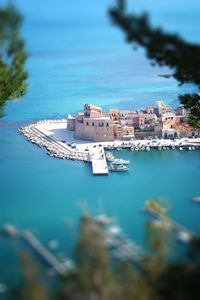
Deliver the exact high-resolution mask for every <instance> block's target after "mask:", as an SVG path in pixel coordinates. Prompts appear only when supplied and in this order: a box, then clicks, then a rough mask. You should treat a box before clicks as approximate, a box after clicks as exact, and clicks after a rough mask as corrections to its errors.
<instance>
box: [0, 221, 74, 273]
mask: <svg viewBox="0 0 200 300" xmlns="http://www.w3.org/2000/svg"><path fill="white" fill-rule="evenodd" d="M3 230H4V232H5V233H6V234H8V235H9V236H11V237H18V238H21V239H23V240H24V241H25V242H26V243H27V244H28V245H29V246H30V247H31V248H32V249H33V250H34V251H35V252H36V253H37V254H38V255H39V256H40V257H41V258H42V259H43V260H44V261H45V262H46V263H47V264H48V265H49V266H50V267H52V269H53V270H54V271H55V273H56V274H57V275H59V276H61V277H65V276H66V275H67V273H68V272H69V271H71V270H72V268H73V262H72V261H71V260H70V259H68V260H67V266H66V265H65V264H62V263H61V262H60V261H59V260H58V259H57V258H56V257H55V256H54V255H53V254H52V253H51V252H50V251H49V250H48V249H47V248H46V247H45V246H44V245H42V243H41V242H40V241H39V240H38V239H37V238H36V237H35V236H34V235H33V234H32V233H31V232H30V231H28V230H26V231H22V232H19V231H17V230H16V228H15V227H14V226H13V225H11V224H6V225H5V226H4V227H3Z"/></svg>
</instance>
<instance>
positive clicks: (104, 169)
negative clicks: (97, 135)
mask: <svg viewBox="0 0 200 300" xmlns="http://www.w3.org/2000/svg"><path fill="white" fill-rule="evenodd" d="M90 157H91V162H92V172H93V175H107V174H108V166H107V162H106V156H105V151H104V148H103V147H101V148H94V149H92V150H91V151H90Z"/></svg>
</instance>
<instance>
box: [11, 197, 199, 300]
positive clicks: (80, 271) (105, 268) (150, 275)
mask: <svg viewBox="0 0 200 300" xmlns="http://www.w3.org/2000/svg"><path fill="white" fill-rule="evenodd" d="M150 201H151V205H153V206H156V207H158V205H160V206H162V203H161V202H160V200H158V199H155V200H150ZM158 203H159V204H158ZM161 211H162V212H163V210H162V209H161ZM105 239H106V236H105V232H104V231H102V229H101V228H100V227H99V226H97V224H96V223H95V221H94V220H93V219H92V218H91V217H90V216H88V215H83V216H82V219H81V224H80V230H79V238H78V242H77V246H76V251H75V265H76V268H75V269H74V270H73V271H71V272H70V273H69V274H68V275H67V276H66V277H65V278H64V279H63V280H61V284H60V285H59V287H58V288H57V289H56V291H55V289H54V290H51V289H50V288H51V287H50V286H48V282H47V283H46V285H45V284H44V278H45V276H44V278H42V276H41V272H38V268H37V266H36V265H35V263H33V261H32V259H30V258H29V257H27V256H26V255H25V256H24V255H23V256H22V257H21V261H22V267H23V268H22V269H23V271H24V279H25V280H24V282H23V283H22V285H21V286H20V287H19V288H18V290H17V292H16V291H15V299H19V300H26V299H27V300H29V299H30V300H47V299H52V300H122V299H126V300H129V299H130V300H156V299H157V300H168V299H171V300H186V299H187V300H189V299H199V298H200V290H199V284H200V255H199V249H200V245H199V241H195V243H194V244H193V245H191V246H190V250H193V251H190V255H189V256H188V258H187V259H185V260H182V261H179V262H169V261H168V256H169V254H170V248H171V244H172V243H171V242H172V234H171V231H170V230H169V227H166V226H163V224H162V223H158V222H155V219H152V220H149V221H147V224H146V241H147V244H148V247H149V252H148V254H145V255H144V256H143V258H142V260H141V263H140V264H139V265H133V264H132V263H131V262H129V261H126V260H124V261H123V260H122V261H120V260H116V259H115V260H114V259H113V257H112V256H111V252H110V251H108V250H107V248H106V246H105ZM45 286H46V287H45Z"/></svg>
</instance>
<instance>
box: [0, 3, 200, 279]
mask: <svg viewBox="0 0 200 300" xmlns="http://www.w3.org/2000/svg"><path fill="white" fill-rule="evenodd" d="M16 2H17V4H18V5H19V7H20V8H21V10H22V12H23V13H24V14H25V17H26V19H25V23H24V27H23V35H24V37H25V38H26V42H27V46H28V51H29V59H28V61H27V69H28V71H29V87H28V90H27V94H26V95H25V96H24V97H23V99H22V100H21V101H18V102H16V103H12V102H10V103H8V105H7V106H6V109H5V112H6V116H5V117H4V118H3V120H2V122H1V125H0V168H1V172H0V195H1V200H0V201H1V203H0V225H3V224H4V223H5V222H11V223H13V224H14V225H16V226H17V227H18V228H19V229H24V228H30V229H32V230H34V232H35V233H36V234H37V236H38V237H39V238H40V239H41V240H42V241H43V242H44V243H47V242H48V241H49V240H50V239H59V241H60V249H58V252H59V251H60V252H62V251H64V250H66V251H67V253H68V254H69V255H70V256H71V255H72V250H73V246H74V243H75V240H76V235H75V232H76V228H77V222H78V220H79V216H80V214H81V212H82V211H89V212H91V213H97V212H100V211H105V212H106V213H108V214H109V215H112V216H116V218H117V220H118V222H119V224H120V225H121V226H122V227H123V229H124V231H125V232H126V233H127V234H128V235H129V236H130V237H131V238H133V239H134V240H136V242H138V243H139V244H141V245H144V224H145V221H146V216H144V215H142V214H141V213H140V209H141V208H142V207H143V206H144V202H145V201H146V200H147V199H152V198H155V197H157V196H160V197H163V198H164V199H166V200H168V201H169V202H170V203H171V205H172V210H171V212H170V214H171V216H172V217H173V218H174V219H175V220H177V221H179V222H180V223H182V224H183V225H185V226H187V227H188V228H189V229H191V230H193V231H194V232H196V233H199V234H200V228H199V215H200V207H199V206H198V205H195V204H192V203H191V199H192V197H195V196H200V187H199V182H200V152H199V151H194V152H193V151H182V152H179V151H165V152H161V151H160V152H159V151H150V152H148V153H143V152H138V153H132V152H128V151H123V152H116V155H119V157H123V158H125V159H130V161H131V170H130V172H128V173H126V174H117V173H115V174H109V176H105V177H104V176H102V177H101V176H96V177H93V176H92V172H91V166H90V165H89V164H86V163H82V162H72V161H66V160H65V161H63V160H59V159H55V158H52V157H49V156H47V155H46V152H45V151H44V150H43V149H40V148H38V147H37V146H35V145H32V144H31V143H29V142H27V141H26V139H25V138H24V137H23V136H20V135H18V134H17V128H18V127H21V126H23V125H24V124H25V123H26V121H34V120H38V119H45V118H46V119H47V118H60V117H65V116H66V115H67V113H75V112H77V111H78V110H81V109H82V106H83V102H85V101H87V102H89V103H92V104H94V105H98V106H102V107H103V109H104V110H105V111H107V110H108V109H109V108H110V107H118V108H119V109H135V108H139V107H144V106H146V105H147V104H149V105H150V104H154V103H155V101H156V100H158V99H163V100H164V101H165V102H166V103H168V104H170V105H172V106H173V107H176V106H177V105H178V101H177V96H178V94H179V93H184V92H186V91H187V92H191V91H195V88H194V86H192V85H186V86H183V87H178V86H177V82H176V81H175V80H173V79H168V80H167V79H164V78H160V77H157V75H158V74H160V73H169V72H170V71H169V70H168V69H167V68H163V69H160V68H158V67H156V68H152V67H151V66H150V64H149V61H148V60H146V58H145V56H144V53H143V51H141V50H139V51H137V52H132V50H131V47H130V46H128V45H126V44H125V43H124V40H123V36H122V34H121V32H120V31H119V30H118V29H116V28H114V27H112V26H111V24H110V21H109V19H108V17H107V14H106V10H107V8H108V5H109V3H112V1H100V3H96V2H97V1H96V2H95V3H96V4H94V1H91V0H85V1H84V4H83V1H81V0H79V1H78V0H76V1H67V4H66V1H64V0H62V1H59V3H57V2H55V1H46V0H45V1H43V2H42V5H41V2H40V1H39V0H37V1H29V2H27V1H25V0H18V1H16ZM136 2H137V1H136ZM178 2H179V1H177V3H174V1H168V3H167V6H166V5H165V4H161V3H160V2H159V1H151V4H152V5H151V6H150V5H149V4H147V3H146V1H140V3H139V2H138V3H137V4H136V9H137V11H138V12H139V11H142V10H143V9H144V8H146V9H149V10H150V12H151V13H152V20H153V23H154V24H155V25H162V26H163V27H164V28H166V29H168V30H170V31H178V32H180V33H181V35H182V36H183V37H185V38H186V39H188V40H191V41H195V42H199V33H198V30H197V28H198V26H199V22H200V21H199V14H197V11H199V8H200V4H199V3H198V2H197V1H192V2H191V3H188V2H187V1H184V5H183V1H182V2H181V3H182V5H181V8H180V3H179V4H178ZM146 5H148V6H149V7H148V6H146ZM185 20H187V22H186V21H185ZM197 25H198V26H197ZM16 249H18V245H17V243H16V242H15V241H11V240H9V239H7V238H5V237H3V236H2V237H1V239H0V266H1V272H0V282H10V281H11V280H14V278H15V277H17V270H18V264H17V262H16V259H15V255H14V253H15V252H16V251H15V250H16ZM11 272H12V273H11ZM11 274H12V276H11ZM11 277H12V279H11Z"/></svg>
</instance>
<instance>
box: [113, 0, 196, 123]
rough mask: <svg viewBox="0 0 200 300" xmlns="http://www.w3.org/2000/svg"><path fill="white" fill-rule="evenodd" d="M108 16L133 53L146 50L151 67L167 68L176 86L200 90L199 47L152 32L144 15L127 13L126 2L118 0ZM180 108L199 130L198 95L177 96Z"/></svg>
mask: <svg viewBox="0 0 200 300" xmlns="http://www.w3.org/2000/svg"><path fill="white" fill-rule="evenodd" d="M109 15H110V17H111V19H112V21H113V22H114V24H116V25H117V26H118V27H120V28H121V29H122V30H123V32H124V33H125V35H126V41H127V42H128V43H131V44H132V45H133V49H136V48H137V46H138V45H139V46H141V47H143V48H144V49H145V50H146V55H147V57H148V58H149V59H150V60H151V61H152V65H154V64H155V63H157V64H158V65H159V66H168V67H169V68H171V69H172V71H173V77H174V78H175V79H176V80H178V82H179V84H180V85H182V84H184V83H193V84H195V85H197V87H198V89H200V45H197V44H192V43H189V42H186V41H184V40H183V39H182V38H180V37H179V36H178V35H175V34H169V33H166V32H164V31H163V30H162V29H161V28H159V27H158V28H153V27H152V26H151V24H150V22H149V18H148V15H147V14H142V15H140V16H137V15H136V14H134V13H132V14H131V13H128V12H127V9H126V0H117V5H116V6H115V7H112V8H111V9H110V10H109ZM179 100H180V102H181V104H183V105H184V107H185V108H186V109H187V110H188V111H189V117H188V123H189V124H190V125H191V126H192V127H194V128H199V127H200V95H199V94H191V95H190V94H186V95H180V96H179Z"/></svg>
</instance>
